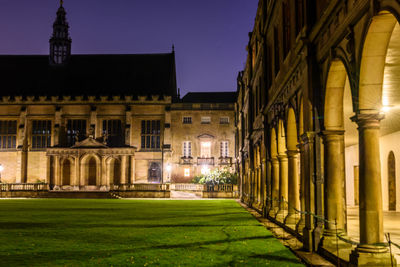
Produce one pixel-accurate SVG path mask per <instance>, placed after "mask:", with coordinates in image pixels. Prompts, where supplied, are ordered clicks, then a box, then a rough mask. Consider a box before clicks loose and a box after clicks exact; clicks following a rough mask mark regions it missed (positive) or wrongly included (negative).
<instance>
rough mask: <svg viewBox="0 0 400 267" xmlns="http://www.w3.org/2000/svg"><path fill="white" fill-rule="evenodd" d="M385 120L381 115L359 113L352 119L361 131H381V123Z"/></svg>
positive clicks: (383, 115)
mask: <svg viewBox="0 0 400 267" xmlns="http://www.w3.org/2000/svg"><path fill="white" fill-rule="evenodd" d="M384 118H385V114H381V113H357V114H356V115H354V116H353V117H351V118H350V119H351V120H352V121H354V122H355V123H357V125H358V128H359V129H379V124H380V121H381V120H383V119H384Z"/></svg>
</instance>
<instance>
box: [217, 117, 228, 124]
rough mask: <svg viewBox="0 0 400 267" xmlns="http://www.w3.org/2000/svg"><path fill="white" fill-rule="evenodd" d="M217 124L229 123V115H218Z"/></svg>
mask: <svg viewBox="0 0 400 267" xmlns="http://www.w3.org/2000/svg"><path fill="white" fill-rule="evenodd" d="M219 124H229V117H228V116H224V117H220V118H219Z"/></svg>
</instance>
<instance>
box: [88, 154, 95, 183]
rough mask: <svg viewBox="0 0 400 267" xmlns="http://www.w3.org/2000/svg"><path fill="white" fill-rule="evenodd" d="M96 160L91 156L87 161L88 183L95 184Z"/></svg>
mask: <svg viewBox="0 0 400 267" xmlns="http://www.w3.org/2000/svg"><path fill="white" fill-rule="evenodd" d="M96 172H97V162H96V159H95V158H93V157H91V158H90V159H89V162H88V185H96V180H97V173H96Z"/></svg>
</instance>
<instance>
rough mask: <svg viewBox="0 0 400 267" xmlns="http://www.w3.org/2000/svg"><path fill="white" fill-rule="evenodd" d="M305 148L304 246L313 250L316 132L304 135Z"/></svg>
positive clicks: (307, 249)
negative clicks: (312, 214) (305, 213)
mask: <svg viewBox="0 0 400 267" xmlns="http://www.w3.org/2000/svg"><path fill="white" fill-rule="evenodd" d="M302 139H303V144H304V146H303V149H304V162H303V166H304V208H305V209H304V211H305V212H307V213H308V214H307V215H305V226H304V228H303V247H304V249H305V250H306V251H313V244H314V241H313V231H314V227H315V221H314V218H313V216H311V215H310V213H315V203H314V201H315V184H314V183H315V177H314V176H315V170H314V163H315V162H314V160H315V159H314V139H315V133H314V132H306V133H304V134H303V135H302Z"/></svg>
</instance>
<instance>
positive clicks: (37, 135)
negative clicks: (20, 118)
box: [32, 120, 51, 148]
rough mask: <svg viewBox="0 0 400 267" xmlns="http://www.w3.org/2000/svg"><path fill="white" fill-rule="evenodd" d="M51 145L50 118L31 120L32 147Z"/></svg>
mask: <svg viewBox="0 0 400 267" xmlns="http://www.w3.org/2000/svg"><path fill="white" fill-rule="evenodd" d="M50 146H51V120H33V121H32V148H46V147H50Z"/></svg>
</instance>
